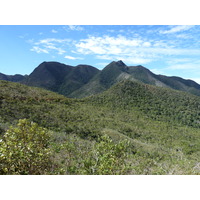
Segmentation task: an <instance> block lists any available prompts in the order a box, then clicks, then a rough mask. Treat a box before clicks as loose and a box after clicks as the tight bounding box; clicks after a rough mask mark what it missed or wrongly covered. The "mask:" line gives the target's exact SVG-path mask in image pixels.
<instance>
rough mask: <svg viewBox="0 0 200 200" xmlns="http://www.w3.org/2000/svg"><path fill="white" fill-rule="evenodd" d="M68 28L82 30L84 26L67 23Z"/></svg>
mask: <svg viewBox="0 0 200 200" xmlns="http://www.w3.org/2000/svg"><path fill="white" fill-rule="evenodd" d="M69 30H71V31H83V30H84V28H83V27H82V26H78V25H69Z"/></svg>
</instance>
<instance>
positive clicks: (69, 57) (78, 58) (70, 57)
mask: <svg viewBox="0 0 200 200" xmlns="http://www.w3.org/2000/svg"><path fill="white" fill-rule="evenodd" d="M64 58H66V59H69V60H83V58H80V57H73V56H68V55H66V56H65V57H64Z"/></svg>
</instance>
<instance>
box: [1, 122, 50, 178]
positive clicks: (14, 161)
mask: <svg viewBox="0 0 200 200" xmlns="http://www.w3.org/2000/svg"><path fill="white" fill-rule="evenodd" d="M49 139H50V135H49V133H48V131H47V130H46V129H44V128H41V127H39V126H38V125H37V124H36V123H33V122H30V121H28V120H27V119H21V120H19V123H18V125H17V127H10V128H9V129H8V130H7V132H6V133H5V134H4V135H3V137H2V139H1V140H0V174H47V173H49V172H50V168H51V160H50V157H51V150H50V149H49V141H50V140H49Z"/></svg>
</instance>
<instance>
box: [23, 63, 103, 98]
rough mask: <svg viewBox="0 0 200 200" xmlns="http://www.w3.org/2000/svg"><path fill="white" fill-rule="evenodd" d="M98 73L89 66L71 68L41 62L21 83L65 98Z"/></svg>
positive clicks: (59, 64)
mask: <svg viewBox="0 0 200 200" xmlns="http://www.w3.org/2000/svg"><path fill="white" fill-rule="evenodd" d="M98 71H99V70H98V69H96V68H94V67H92V66H90V65H78V66H76V67H73V66H70V65H65V64H61V63H58V62H43V63H41V64H40V65H39V66H38V67H37V68H36V69H35V70H34V71H33V72H32V73H31V74H30V75H29V76H28V77H27V78H26V79H25V80H24V81H22V83H23V84H26V85H29V86H36V87H42V88H45V89H48V90H52V91H54V92H58V93H60V94H64V95H66V96H67V95H68V94H70V93H71V92H72V91H74V90H77V89H78V88H80V87H81V86H82V85H83V84H86V83H87V82H88V81H89V80H90V79H91V77H93V76H94V75H95V74H96V73H97V72H98Z"/></svg>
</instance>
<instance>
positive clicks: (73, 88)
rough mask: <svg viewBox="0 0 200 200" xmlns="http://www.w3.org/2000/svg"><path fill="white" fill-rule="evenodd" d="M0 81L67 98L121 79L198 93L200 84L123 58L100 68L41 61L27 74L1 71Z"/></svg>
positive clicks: (75, 96)
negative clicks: (18, 83) (32, 87)
mask: <svg viewBox="0 0 200 200" xmlns="http://www.w3.org/2000/svg"><path fill="white" fill-rule="evenodd" d="M0 80H7V81H12V82H20V83H22V84H25V85H29V86H36V87H41V88H44V89H48V90H51V91H54V92H57V93H59V94H62V95H65V96H67V97H70V98H83V97H87V96H91V95H94V94H98V93H101V92H103V91H106V90H107V89H109V88H110V87H111V86H113V85H115V84H116V83H118V82H120V81H123V80H132V81H137V82H138V81H139V82H142V83H145V84H150V85H155V86H159V87H165V88H172V89H175V90H181V91H185V92H188V93H191V94H195V95H198V96H200V85H199V84H198V83H196V82H195V81H192V80H186V79H183V78H181V77H177V76H165V75H156V74H154V73H153V72H151V71H150V70H149V69H147V68H145V67H144V66H142V65H137V66H127V65H126V64H125V63H124V62H123V61H122V60H119V61H112V62H111V63H109V64H108V65H107V66H105V67H104V68H103V69H102V70H99V69H97V68H95V67H93V66H91V65H85V64H79V65H77V66H71V65H66V64H63V63H59V62H55V61H54V62H53V61H51V62H43V63H41V64H40V65H38V67H36V68H35V69H34V70H33V72H32V73H31V74H30V75H26V76H22V75H13V76H12V75H10V76H9V75H5V74H2V73H0Z"/></svg>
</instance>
